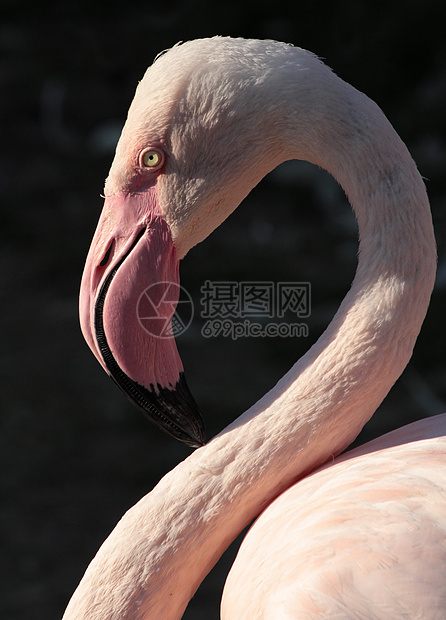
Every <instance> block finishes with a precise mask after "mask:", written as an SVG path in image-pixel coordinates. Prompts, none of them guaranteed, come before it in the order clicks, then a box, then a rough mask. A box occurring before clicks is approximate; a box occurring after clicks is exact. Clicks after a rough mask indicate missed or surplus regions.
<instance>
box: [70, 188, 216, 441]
mask: <svg viewBox="0 0 446 620" xmlns="http://www.w3.org/2000/svg"><path fill="white" fill-rule="evenodd" d="M179 290H180V289H179V274H178V259H177V256H176V251H175V247H174V245H173V241H172V235H171V232H170V229H169V226H168V224H167V223H166V221H165V220H164V219H163V217H162V216H161V215H160V213H159V209H158V208H157V202H156V194H155V190H154V188H153V187H151V188H149V189H147V190H146V191H144V192H140V193H135V194H131V193H128V194H127V193H126V194H124V193H121V194H116V195H113V196H110V197H107V198H106V200H105V204H104V208H103V211H102V213H101V217H100V219H99V223H98V227H97V229H96V233H95V235H94V237H93V241H92V244H91V247H90V251H89V253H88V256H87V261H86V264H85V269H84V273H83V276H82V283H81V292H80V321H81V327H82V332H83V334H84V337H85V339H86V341H87V343H88V344H89V346H90V348H91V350H92V351H93V353H94V354H95V356H96V357H97V359H98V360H99V362H100V364H102V366H103V367H104V369H105V370H106V371H107V373H108V374H109V375H110V377H111V378H112V379H113V380H114V381H115V383H117V385H118V386H119V387H120V388H121V389H122V390H123V392H124V393H125V394H126V395H127V396H128V398H129V399H130V400H131V401H133V402H134V403H135V404H136V405H137V407H139V408H140V409H141V410H142V411H143V413H144V414H145V415H146V416H147V417H148V418H149V419H150V420H151V421H152V422H154V423H155V424H157V425H158V426H159V427H160V428H161V429H162V430H164V431H165V432H167V433H168V434H170V435H171V436H173V437H175V438H176V439H179V440H180V441H182V442H184V443H186V444H188V445H190V446H194V447H196V446H201V445H203V444H204V442H205V434H204V423H203V419H202V416H201V414H200V412H199V410H198V407H197V405H196V404H195V401H194V399H193V397H192V395H191V394H190V392H189V389H188V387H187V384H186V381H185V378H184V372H183V366H182V363H181V359H180V356H179V355H178V351H177V347H176V343H175V339H174V336H173V334H172V328H171V320H172V316H173V314H174V312H175V307H176V305H177V302H178V295H179Z"/></svg>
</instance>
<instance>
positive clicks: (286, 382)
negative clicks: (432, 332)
mask: <svg viewBox="0 0 446 620" xmlns="http://www.w3.org/2000/svg"><path fill="white" fill-rule="evenodd" d="M293 158H294V159H306V160H308V161H310V162H312V163H314V164H317V165H318V166H320V167H322V168H325V169H326V170H328V172H329V173H331V174H332V175H333V176H334V177H335V178H336V179H337V181H338V182H339V183H340V184H341V186H342V187H343V189H344V190H345V192H346V194H347V196H348V198H349V201H350V203H351V205H352V208H353V210H354V212H355V215H356V218H357V220H358V227H359V258H358V266H357V271H356V275H355V278H354V280H353V283H352V286H351V289H350V291H349V292H348V293H347V295H346V297H345V298H344V300H343V301H342V303H341V305H340V308H339V310H338V312H337V314H336V315H335V317H334V319H333V321H332V322H331V323H330V325H329V326H328V328H327V329H326V331H325V332H324V334H323V335H322V336H321V337H320V339H319V340H318V341H317V342H316V343H315V344H314V345H313V347H312V348H311V349H310V350H309V351H308V352H307V353H306V355H304V356H303V357H302V358H301V359H299V360H298V361H297V362H296V363H295V365H294V366H293V367H292V368H291V370H290V371H289V372H288V373H287V374H285V376H284V377H283V378H282V379H281V380H280V381H279V382H278V384H277V385H276V386H275V387H274V388H273V389H272V390H271V391H270V392H268V393H267V394H266V395H265V396H264V397H263V398H262V399H260V400H259V401H258V402H257V403H256V404H254V405H253V406H252V407H251V408H250V409H248V410H247V411H246V412H245V413H244V414H243V415H242V416H240V417H239V418H238V419H237V420H235V421H234V422H233V423H232V424H230V425H229V426H228V427H227V428H225V429H224V430H223V431H222V432H221V433H220V434H219V435H217V436H216V437H214V438H213V439H212V440H211V441H209V442H208V443H207V444H205V440H204V427H203V422H202V418H201V415H200V412H199V410H198V408H197V406H196V405H195V403H194V401H193V398H192V396H191V395H190V393H189V391H188V388H187V384H186V382H185V380H184V371H183V367H182V365H181V361H180V359H179V356H178V353H177V350H176V347H175V342H174V339H173V337H172V336H171V335H170V336H169V335H167V336H166V337H162V334H161V332H160V331H159V324H160V320H161V319H162V321H161V322H162V323H163V325H165V322H166V320H169V319H170V317H171V316H172V313H173V308H174V305H175V301H176V299H175V287H174V286H172V283H177V282H178V262H179V260H180V259H181V258H183V257H184V255H185V254H186V253H187V252H188V250H189V249H190V248H191V247H193V246H194V245H195V244H196V243H198V242H200V241H201V240H202V239H204V238H205V237H206V236H207V235H208V234H210V232H211V231H212V230H214V229H215V228H216V227H217V226H218V225H219V224H220V223H221V222H222V221H223V220H224V219H225V218H226V217H227V216H228V215H229V214H230V213H231V212H232V211H233V210H234V209H235V208H236V206H237V205H238V204H239V203H240V202H241V201H242V200H243V198H244V197H245V196H246V195H247V194H248V193H249V191H250V190H251V189H252V188H253V187H254V186H255V185H256V184H257V183H258V182H259V181H260V179H261V178H262V177H263V176H264V175H265V174H266V173H268V172H269V171H271V170H272V169H274V168H275V167H276V166H277V165H278V164H279V163H281V162H282V161H284V160H288V159H293ZM435 268H436V249H435V242H434V236H433V228H432V222H431V215H430V209H429V203H428V199H427V195H426V191H425V187H424V183H423V181H422V179H421V176H420V174H419V173H418V171H417V169H416V166H415V164H414V162H413V160H412V158H411V156H410V155H409V153H408V151H407V149H406V147H405V145H404V144H403V142H402V141H401V140H400V138H399V137H398V135H397V134H396V132H395V131H394V129H393V128H392V127H391V125H390V123H389V122H388V120H387V119H386V118H385V116H384V115H383V113H382V112H381V110H380V109H379V108H378V106H377V105H376V104H375V103H374V102H372V101H371V100H370V99H369V98H368V97H366V96H365V95H364V94H362V93H360V92H358V91H357V90H356V89H354V88H353V87H352V86H350V85H348V84H347V83H345V82H344V81H342V80H341V79H340V78H339V77H337V76H336V75H335V74H334V73H333V72H332V71H331V70H330V69H329V68H328V67H327V66H326V65H324V64H323V63H322V62H321V61H320V60H319V59H318V58H317V57H315V56H314V55H313V54H311V53H309V52H307V51H304V50H302V49H299V48H296V47H293V46H291V45H287V44H284V43H278V42H273V41H258V40H244V39H231V38H226V37H214V38H209V39H202V40H196V41H190V42H187V43H183V44H179V45H177V46H175V47H173V48H172V49H170V50H169V51H167V52H165V53H163V54H161V55H160V56H159V57H157V58H156V59H155V62H154V64H153V65H152V66H151V67H150V68H149V69H148V70H147V73H146V74H145V76H144V78H143V80H142V81H141V83H140V84H139V86H138V88H137V91H136V94H135V98H134V100H133V102H132V104H131V107H130V110H129V114H128V118H127V121H126V124H125V126H124V129H123V132H122V135H121V138H120V141H119V143H118V146H117V149H116V155H115V158H114V161H113V163H112V166H111V170H110V173H109V176H108V178H107V180H106V184H105V204H104V209H103V212H102V214H101V218H100V221H99V224H98V228H97V231H96V233H95V236H94V239H93V242H92V246H91V248H90V252H89V254H88V257H87V261H86V266H85V271H84V275H83V280H82V284H81V298H80V314H81V324H82V329H83V332H84V335H85V337H86V339H87V341H88V343H89V344H90V347H91V348H92V350H93V352H94V353H95V355H96V356H97V358H98V360H99V362H100V363H101V364H102V366H103V367H104V368H105V370H106V371H107V372H108V373H109V374H110V376H111V377H112V378H113V380H114V381H115V382H116V383H117V384H118V385H119V387H120V388H121V389H122V390H123V391H124V392H125V393H126V394H127V395H128V396H129V398H131V399H132V400H133V401H134V402H135V403H136V404H137V406H138V407H140V408H141V409H142V410H143V411H144V413H145V414H146V415H147V416H148V417H150V418H151V419H152V420H153V421H154V422H155V423H156V424H157V425H158V426H160V427H161V428H164V429H165V430H166V431H167V432H168V433H169V434H171V435H172V436H174V437H176V438H178V439H180V440H182V441H185V442H186V443H188V444H189V445H191V446H200V447H199V448H198V449H197V450H195V451H194V452H192V454H191V455H190V456H189V457H188V458H186V459H185V460H184V461H183V462H181V463H180V464H179V465H177V466H176V467H175V468H174V469H173V470H172V471H171V472H170V473H168V474H167V475H166V476H165V477H164V478H162V480H161V481H160V482H159V483H158V485H157V486H156V487H155V488H154V489H153V490H152V491H151V492H150V493H149V494H148V495H146V496H145V497H143V498H142V499H141V500H140V501H139V502H138V503H137V504H136V505H135V506H133V507H132V508H131V509H130V510H129V511H128V512H127V513H126V514H125V515H124V516H123V518H122V519H121V521H120V522H119V523H118V524H117V526H116V528H115V529H114V530H113V532H112V533H111V535H110V536H109V537H108V538H107V540H106V541H105V542H104V543H103V545H102V546H101V548H100V550H99V551H98V553H97V555H96V557H95V558H94V559H93V561H92V562H91V564H90V565H89V567H88V569H87V571H86V573H85V575H84V577H83V579H82V580H81V582H80V584H79V586H78V588H77V590H76V591H75V593H74V595H73V597H72V598H71V601H70V602H69V605H68V607H67V610H66V613H65V616H64V618H66V619H76V620H79V619H82V618H85V619H87V618H88V620H99V619H101V620H105V619H107V620H110V619H116V620H117V619H119V620H123V619H138V620H139V619H143V618H145V619H149V618H150V620H155V619H159V620H169V619H175V618H180V617H181V616H182V614H183V613H184V611H185V609H186V606H187V604H188V602H189V600H190V599H191V597H192V596H193V595H194V593H195V592H196V590H197V588H198V586H199V584H200V583H201V581H202V580H203V578H204V576H205V575H206V574H207V573H208V571H209V570H210V569H211V568H212V566H213V565H214V564H215V563H216V562H217V560H218V558H219V557H220V556H221V554H222V553H223V551H224V550H225V549H226V548H227V546H228V545H229V544H230V542H231V541H232V540H233V539H234V538H235V537H236V536H237V535H238V534H239V533H240V532H241V531H242V530H243V528H245V527H246V526H247V525H248V524H250V523H251V522H252V521H253V520H254V519H256V520H255V522H254V524H253V525H252V527H251V529H250V530H249V532H248V534H247V535H246V537H245V539H244V541H243V543H242V545H241V548H240V551H239V553H238V556H237V558H236V560H235V562H234V565H233V567H232V569H231V571H230V573H229V576H228V579H227V582H226V585H225V589H224V592H223V598H222V604H221V615H222V618H226V619H231V620H234V619H245V618H253V619H260V618H262V619H272V618H274V619H275V620H276V619H291V618H299V619H302V618H318V619H321V618H330V619H334V618H351V619H353V618H355V619H366V618H367V619H372V618H373V619H386V620H388V619H389V618H399V619H401V618H407V619H409V618H410V619H415V618H423V619H424V620H426V619H429V620H432V619H437V620H440V619H443V618H444V617H445V614H446V580H445V574H446V572H445V569H446V542H445V540H446V538H445V530H446V494H445V486H446V482H445V481H446V441H445V432H446V415H442V416H437V417H433V418H429V419H423V420H421V421H420V422H417V423H413V424H411V425H409V426H406V427H404V428H402V429H399V430H397V431H394V432H392V433H389V434H387V435H385V436H383V437H381V438H378V439H376V440H374V441H372V442H370V443H368V444H366V445H364V446H362V447H360V448H356V449H354V450H351V451H350V452H346V453H344V454H342V455H340V453H341V452H342V451H343V450H344V449H345V448H346V447H348V445H349V444H350V443H351V442H352V440H353V439H354V438H355V437H356V436H357V435H358V433H359V431H360V430H361V428H362V427H363V425H364V424H365V422H366V421H367V420H368V419H369V418H370V417H371V416H372V414H373V413H374V411H375V410H376V408H377V406H378V405H379V404H380V402H381V401H382V400H383V398H384V397H385V395H386V394H387V392H388V391H389V389H390V388H391V386H392V385H393V383H394V382H395V380H396V379H397V378H398V376H399V375H400V374H401V372H402V370H403V369H404V367H405V365H406V364H407V362H408V360H409V358H410V356H411V354H412V349H413V346H414V343H415V340H416V337H417V335H418V333H419V330H420V326H421V324H422V322H423V319H424V316H425V313H426V310H427V307H428V304H429V298H430V294H431V291H432V288H433V283H434V277H435ZM160 282H165V283H167V284H164V285H161V287H158V289H160V290H159V291H158V297H157V299H156V300H155V302H154V304H155V306H156V308H157V311H158V316H153V312H152V315H151V314H150V312H146V316H148V317H149V319H150V316H152V318H151V319H150V320H149V323H150V321H151V324H150V325H149V328H147V325H146V326H145V328H143V327H142V325H141V321H140V320H138V318H137V317H138V316H139V317H140V318H141V312H140V311H139V310H137V308H140V306H138V304H141V303H142V301H141V300H143V302H144V303H145V299H146V297H144V291H146V290H147V288H148V287H149V286H154V285H155V284H157V283H160ZM158 289H157V290H158ZM154 290H155V289H154ZM138 312H139V314H138ZM155 314H156V313H155ZM157 329H158V332H157Z"/></svg>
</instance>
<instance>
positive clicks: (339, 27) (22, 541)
mask: <svg viewBox="0 0 446 620" xmlns="http://www.w3.org/2000/svg"><path fill="white" fill-rule="evenodd" d="M293 5H294V8H293V9H290V8H282V6H285V5H282V4H281V3H273V4H272V3H271V2H245V3H242V2H231V1H228V0H226V1H225V2H215V3H206V2H204V1H203V0H189V1H187V0H184V1H180V2H168V1H166V0H163V1H162V2H147V1H144V2H140V1H131V0H130V1H128V2H127V3H124V2H119V3H118V2H108V3H106V4H105V3H101V2H97V3H95V2H90V3H78V2H70V1H69V0H68V1H67V0H65V2H63V3H62V2H60V3H45V2H30V1H29V0H27V1H20V0H1V2H0V93H1V94H0V117H1V141H0V196H1V217H0V230H1V244H0V257H1V270H0V295H1V317H2V322H1V325H2V327H3V330H2V338H1V368H0V373H1V419H0V424H1V437H0V441H1V445H0V460H1V505H0V516H1V523H0V536H1V537H2V541H1V547H0V550H1V556H2V557H1V570H2V573H3V574H2V576H1V579H0V587H2V588H3V591H2V592H1V596H0V616H1V617H2V618H7V619H11V620H12V619H14V620H19V619H20V620H22V619H25V618H26V619H30V620H34V619H35V620H37V619H39V620H40V619H41V618H45V619H46V620H51V619H53V618H54V619H56V618H59V617H60V616H61V615H62V613H63V609H64V607H65V605H66V603H67V601H68V599H69V597H70V595H71V593H72V592H73V590H74V589H75V587H76V585H77V584H78V582H79V580H80V578H81V576H82V574H83V571H84V570H85V567H86V565H87V564H88V562H89V561H90V559H91V558H92V557H93V555H94V554H95V552H96V550H97V549H98V547H99V545H100V544H101V542H102V541H103V540H104V538H105V537H106V536H107V534H108V533H109V531H110V530H111V529H112V528H113V527H114V525H115V523H116V522H117V520H118V519H119V518H120V516H121V515H122V514H123V513H124V512H125V510H126V509H127V508H129V507H130V506H131V505H132V504H134V503H135V502H136V501H137V500H138V499H139V498H140V497H141V496H142V495H144V494H145V493H147V492H148V491H149V490H150V489H151V488H152V487H153V485H154V484H156V482H157V481H158V480H159V478H160V477H161V476H162V475H164V474H165V473H166V472H167V471H169V470H170V469H171V468H172V467H174V465H175V464H177V463H178V462H179V461H180V460H182V459H183V458H185V457H186V456H187V454H188V453H189V450H188V449H187V448H185V447H183V446H181V445H179V444H177V443H175V442H174V441H173V440H171V439H169V438H168V437H165V436H163V435H162V434H160V433H159V432H158V431H157V430H156V429H155V428H154V427H153V426H152V425H150V424H148V423H147V422H146V421H145V420H144V419H143V417H142V416H141V415H140V414H139V413H138V412H137V411H136V410H135V409H133V407H132V406H131V405H130V404H128V402H127V401H126V399H125V398H124V397H123V396H122V395H121V394H120V392H119V391H118V390H117V388H115V387H114V385H113V384H112V383H111V382H110V380H109V379H108V378H107V376H106V375H105V373H104V372H103V371H102V369H101V368H100V366H99V364H98V363H97V362H96V360H95V359H94V357H93V355H92V354H91V352H90V351H89V350H88V348H87V346H86V345H85V343H84V341H83V338H82V336H81V333H80V330H79V327H78V315H77V298H78V289H79V281H80V276H81V272H82V269H83V263H84V260H85V256H86V253H87V250H88V247H89V243H90V240H91V237H92V235H93V231H94V228H95V225H96V221H97V219H98V216H99V213H100V210H101V204H102V200H101V198H100V193H101V191H102V187H103V180H104V178H105V176H106V174H107V171H108V168H109V165H110V163H111V159H112V156H113V149H114V145H115V142H116V140H117V137H118V135H119V131H120V128H121V126H122V123H123V121H124V119H125V115H126V111H127V108H128V105H129V103H130V101H131V99H132V96H133V93H134V90H135V87H136V84H137V81H138V80H139V79H140V78H141V77H142V75H143V73H144V71H145V69H146V67H147V66H148V65H149V64H150V63H151V62H152V60H153V58H154V57H155V55H156V54H157V53H158V52H159V51H161V50H163V49H166V48H168V47H170V46H172V45H173V44H175V43H176V42H177V41H179V40H187V39H191V38H197V37H203V36H209V35H214V34H228V35H232V36H244V37H256V38H274V39H280V40H285V41H287V42H292V43H294V44H296V45H299V46H301V47H304V48H307V49H311V50H312V51H314V52H315V53H317V54H318V55H319V56H321V57H323V58H324V59H326V62H327V63H328V64H329V65H330V66H331V67H333V69H334V70H335V71H336V72H337V73H338V74H339V75H341V76H342V77H343V78H344V79H346V80H347V81H349V82H351V83H353V84H354V85H355V86H356V87H357V88H359V89H360V90H363V91H365V92H367V94H368V95H369V96H370V97H372V98H373V99H375V100H376V101H377V102H378V103H379V105H380V106H381V107H382V108H383V109H384V110H385V112H386V114H387V116H388V117H389V118H390V120H391V122H392V123H393V124H394V126H395V128H396V129H397V131H398V132H399V133H400V135H401V136H402V137H403V139H404V140H405V141H406V142H407V144H408V146H409V148H410V150H411V152H412V153H413V155H414V157H415V159H416V161H417V163H418V165H419V168H420V170H421V173H422V174H423V176H424V177H425V178H426V183H427V186H428V191H429V195H430V198H431V203H432V211H433V216H434V223H435V228H436V234H437V240H438V247H439V275H438V280H437V285H436V289H435V291H434V295H433V298H432V304H431V308H430V310H429V313H428V317H427V319H426V322H425V325H424V327H423V330H422V333H421V335H420V338H419V341H418V344H417V347H416V351H415V354H414V357H413V360H412V361H411V363H410V365H409V367H408V369H407V371H406V372H405V373H404V375H403V377H402V378H401V379H400V381H398V383H397V384H396V386H395V387H394V389H393V390H392V392H391V394H390V395H389V397H388V398H387V399H386V401H385V402H384V404H383V405H382V407H381V408H380V410H379V412H378V413H377V414H376V415H375V416H374V418H373V420H372V422H371V423H369V425H368V426H367V427H366V429H365V430H364V432H363V434H362V435H361V438H360V440H361V441H363V440H365V439H368V438H370V437H372V436H374V435H376V434H381V433H383V432H385V431H386V430H389V429H391V428H394V427H396V426H400V425H401V424H403V423H405V422H408V421H412V420H414V419H417V418H419V417H422V416H426V415H432V414H434V413H440V412H441V411H442V408H444V409H445V410H446V405H445V406H443V401H446V387H445V386H446V383H445V377H446V368H445V364H444V360H445V358H446V355H445V351H444V348H445V341H446V330H445V324H444V319H443V317H444V309H445V306H446V293H445V287H446V260H445V244H446V240H445V235H446V218H445V216H446V211H445V195H446V178H445V161H446V156H445V155H446V113H445V110H446V41H445V37H444V27H445V23H446V19H445V18H446V9H445V7H446V4H445V3H444V2H443V1H442V0H437V1H434V0H412V1H410V0H404V1H396V2H378V1H374V2H364V1H361V0H354V1H353V0H350V1H347V0H343V1H341V0H338V1H334V2H333V1H320V2H317V1H314V2H294V3H293ZM286 6H288V4H287V5H286ZM356 248H357V246H356V227H355V223H354V220H353V217H352V216H351V213H350V211H349V209H348V207H347V205H346V202H345V198H344V197H343V194H342V192H341V191H340V190H339V189H338V188H337V186H336V184H335V183H334V182H332V181H331V179H330V178H329V177H328V176H327V175H326V174H324V173H322V172H320V171H317V170H314V169H313V168H311V167H309V166H305V165H300V166H296V167H295V168H292V167H291V168H290V167H288V168H286V167H285V168H282V169H281V170H280V171H279V172H276V173H273V174H271V175H270V176H269V177H268V178H266V179H265V180H264V181H263V182H262V183H261V184H260V186H259V187H258V188H256V189H255V190H254V191H253V192H252V194H251V195H250V197H249V198H248V199H247V200H246V201H245V204H244V205H243V207H241V208H240V209H239V210H238V211H237V212H236V213H235V214H234V215H233V216H231V217H230V218H229V220H228V221H227V222H226V223H225V224H224V225H223V226H222V227H221V228H220V229H219V230H218V231H216V232H215V233H214V234H213V235H212V236H211V237H210V238H209V239H208V240H207V241H206V242H205V243H203V244H202V245H201V246H199V247H197V248H196V249H194V250H193V251H191V252H190V254H189V255H188V256H187V258H186V260H185V261H184V264H183V265H182V267H181V273H182V284H183V285H184V286H185V287H186V288H187V290H188V291H189V292H190V293H191V294H192V295H193V297H194V300H195V303H196V308H199V300H200V286H201V285H202V284H203V282H204V281H205V280H206V279H209V280H222V279H226V280H230V279H233V280H237V281H242V280H248V279H249V280H257V281H265V280H273V281H282V280H291V281H309V282H311V286H312V304H313V310H312V315H311V317H310V319H309V320H308V325H309V331H310V335H309V337H308V338H298V339H295V340H292V339H280V338H278V339H271V338H270V339H267V340H266V339H255V338H250V339H240V340H238V341H233V340H231V339H229V338H223V337H219V338H210V339H205V338H203V337H201V335H200V329H201V326H202V323H203V321H202V320H200V317H199V316H197V317H196V319H195V321H194V323H193V326H192V327H191V328H189V330H188V331H187V332H186V333H185V334H184V335H183V336H181V337H180V338H179V347H180V350H181V354H182V357H183V362H184V366H185V368H186V375H187V377H188V382H189V385H190V387H191V390H192V392H193V393H194V395H195V397H196V400H197V401H198V403H199V405H200V407H201V409H202V410H203V412H204V414H205V417H206V419H207V423H208V429H209V436H212V435H213V434H215V433H216V432H217V431H218V430H220V429H221V428H223V427H224V426H225V425H226V424H227V423H229V422H230V421H231V420H232V419H234V418H235V417H236V416H237V415H239V414H240V413H241V412H242V411H243V410H244V409H245V408H247V407H248V406H249V405H250V404H252V403H253V402H254V401H255V400H256V399H257V398H259V397H260V396H261V395H262V394H263V393H264V392H265V391H266V390H267V389H269V388H270V387H272V386H273V385H274V384H275V382H276V381H277V380H278V379H279V378H280V377H281V376H282V374H283V373H284V372H285V371H286V370H288V368H289V367H290V366H291V365H292V363H293V362H294V361H295V360H296V359H297V358H298V357H299V356H300V355H302V354H303V353H304V352H305V350H306V349H307V348H308V347H309V346H310V345H311V344H312V343H313V342H314V341H315V340H316V338H317V337H318V336H319V335H320V333H321V332H322V330H323V329H324V327H325V326H326V325H327V323H328V322H329V321H330V319H331V317H332V316H333V314H334V312H335V310H336V308H337V306H338V305H339V302H340V300H341V299H342V297H343V295H344V294H345V293H346V291H347V290H348V287H349V284H350V281H351V279H352V277H353V274H354V270H355V265H356ZM234 552H235V551H234V549H232V550H230V551H229V553H228V554H227V555H226V556H224V558H223V560H222V561H221V562H220V563H219V565H218V566H217V568H216V569H215V570H214V571H213V572H212V573H211V575H210V577H209V578H208V579H207V580H206V581H205V583H204V584H203V587H202V588H201V589H200V591H199V593H198V594H197V596H196V597H195V599H194V601H193V602H192V603H191V605H190V606H189V609H188V612H187V614H186V617H187V618H196V619H201V618H203V619H214V618H217V617H218V602H219V598H220V591H221V588H222V586H223V583H224V575H225V574H226V572H227V570H228V564H229V563H230V559H231V557H232V555H233V553H234Z"/></svg>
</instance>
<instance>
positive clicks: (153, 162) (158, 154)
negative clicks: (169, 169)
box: [141, 149, 164, 170]
mask: <svg viewBox="0 0 446 620" xmlns="http://www.w3.org/2000/svg"><path fill="white" fill-rule="evenodd" d="M141 163H142V165H143V166H144V168H149V169H150V170H158V169H159V168H161V166H162V165H163V164H164V153H163V151H161V150H159V149H147V150H146V151H143V152H142V153H141Z"/></svg>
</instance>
